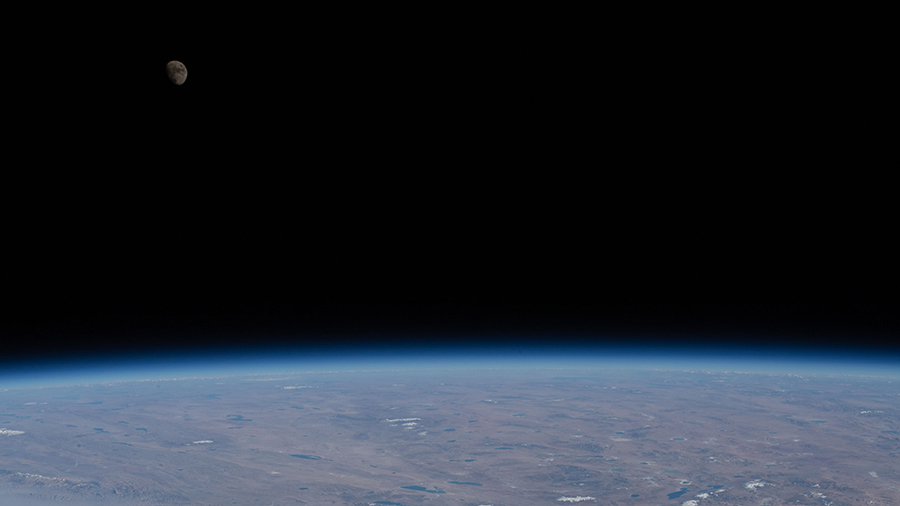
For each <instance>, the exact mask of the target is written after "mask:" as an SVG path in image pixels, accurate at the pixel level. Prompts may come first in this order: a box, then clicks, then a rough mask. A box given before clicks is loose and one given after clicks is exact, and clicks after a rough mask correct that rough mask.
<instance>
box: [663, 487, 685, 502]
mask: <svg viewBox="0 0 900 506" xmlns="http://www.w3.org/2000/svg"><path fill="white" fill-rule="evenodd" d="M687 491H688V489H686V488H682V489H681V490H679V491H678V492H672V493H671V494H669V495H667V496H666V497H668V498H669V500H670V501H671V500H672V499H677V498H679V497H681V496H683V495H684V494H687Z"/></svg>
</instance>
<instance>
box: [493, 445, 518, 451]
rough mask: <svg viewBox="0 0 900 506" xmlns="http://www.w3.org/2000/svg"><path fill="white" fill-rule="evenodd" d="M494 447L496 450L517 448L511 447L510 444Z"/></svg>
mask: <svg viewBox="0 0 900 506" xmlns="http://www.w3.org/2000/svg"><path fill="white" fill-rule="evenodd" d="M494 449H495V450H515V448H512V447H509V446H498V447H496V448H494Z"/></svg>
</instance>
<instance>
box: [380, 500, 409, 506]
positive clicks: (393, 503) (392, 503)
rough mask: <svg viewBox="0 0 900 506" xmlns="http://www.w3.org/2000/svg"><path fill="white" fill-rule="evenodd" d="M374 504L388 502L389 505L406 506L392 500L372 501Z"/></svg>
mask: <svg viewBox="0 0 900 506" xmlns="http://www.w3.org/2000/svg"><path fill="white" fill-rule="evenodd" d="M372 504H386V505H387V506H405V505H403V504H400V503H398V502H391V501H372Z"/></svg>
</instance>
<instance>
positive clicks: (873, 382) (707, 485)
mask: <svg viewBox="0 0 900 506" xmlns="http://www.w3.org/2000/svg"><path fill="white" fill-rule="evenodd" d="M898 498H900V388H898V381H897V380H896V379H895V380H890V379H885V378H866V377H850V376H841V377H837V376H835V377H821V376H819V377H815V376H797V375H775V374H769V375H767V374H740V373H709V372H671V371H669V372H667V371H635V372H621V371H603V370H519V371H485V370H482V371H471V370H468V371H464V370H455V371H454V370H447V371H436V372H435V371H433V372H403V371H379V372H376V371H372V372H333V373H297V374H281V375H258V376H241V377H220V378H195V379H178V380H154V381H136V382H134V381H132V382H120V383H109V384H99V385H82V386H70V387H53V388H49V387H48V388H31V389H15V390H13V389H10V390H6V391H0V502H3V503H4V504H23V505H29V506H31V505H34V506H38V505H43V504H57V503H60V504H69V503H71V504H123V505H134V504H141V505H143V504H172V505H187V504H192V505H231V504H240V505H261V506H269V505H288V504H311V505H327V504H343V505H372V504H376V505H393V506H398V505H402V506H414V505H422V504H433V505H445V504H446V505H450V504H454V505H456V504H459V505H491V506H514V505H516V506H520V505H542V504H570V503H576V502H577V503H578V504H605V505H617V506H621V505H657V504H659V505H663V504H665V505H669V504H674V505H682V504H687V505H688V506H695V505H697V506H704V505H714V504H722V505H754V506H756V505H763V504H765V505H768V506H774V505H779V504H803V505H812V504H815V505H823V506H828V505H830V506H839V505H845V504H853V505H856V504H862V505H889V504H900V501H898ZM565 499H567V500H565Z"/></svg>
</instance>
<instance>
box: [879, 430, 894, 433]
mask: <svg viewBox="0 0 900 506" xmlns="http://www.w3.org/2000/svg"><path fill="white" fill-rule="evenodd" d="M881 432H884V433H885V434H896V433H897V431H895V430H883V431H881Z"/></svg>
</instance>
